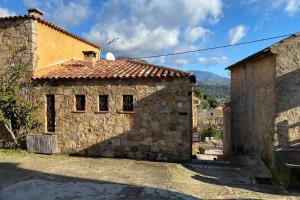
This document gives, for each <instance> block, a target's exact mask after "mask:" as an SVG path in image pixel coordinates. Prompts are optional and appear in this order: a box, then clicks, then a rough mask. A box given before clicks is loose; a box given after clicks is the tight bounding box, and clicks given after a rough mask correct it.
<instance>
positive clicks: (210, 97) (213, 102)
mask: <svg viewBox="0 0 300 200" xmlns="http://www.w3.org/2000/svg"><path fill="white" fill-rule="evenodd" d="M203 99H205V100H206V101H207V102H208V104H209V107H210V108H216V107H218V105H219V103H218V101H217V99H216V97H215V96H213V95H209V94H208V95H206V94H205V95H204V97H203Z"/></svg>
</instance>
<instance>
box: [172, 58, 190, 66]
mask: <svg viewBox="0 0 300 200" xmlns="http://www.w3.org/2000/svg"><path fill="white" fill-rule="evenodd" d="M175 63H176V64H177V65H188V64H189V63H190V62H189V61H188V60H186V59H183V58H180V59H177V60H175Z"/></svg>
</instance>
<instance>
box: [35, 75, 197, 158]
mask: <svg viewBox="0 0 300 200" xmlns="http://www.w3.org/2000/svg"><path fill="white" fill-rule="evenodd" d="M191 90H192V88H191V84H190V81H189V80H188V79H186V80H184V79H173V80H159V79H156V80H152V79H135V80H132V79H131V80H121V79H112V80H56V81H48V82H42V81H40V82H38V83H36V98H37V99H36V100H37V102H38V103H39V104H40V112H39V116H40V119H41V120H45V95H47V94H54V95H55V106H56V108H55V109H56V133H55V134H57V135H58V138H59V148H60V150H61V152H64V153H76V154H81V155H88V156H101V157H125V158H134V159H149V160H172V161H182V160H189V159H190V158H191V125H192V122H191V120H192V119H191V98H192V95H191V94H189V92H190V91H191ZM76 94H84V95H86V111H85V112H82V113H78V112H74V106H75V97H74V95H76ZM101 94H105V95H108V96H109V97H108V99H109V112H107V113H99V112H97V111H98V95H101ZM128 94H129V95H133V96H134V112H133V113H123V112H122V105H123V104H122V101H123V99H122V95H128ZM44 132H45V129H44V128H42V130H41V131H40V133H44Z"/></svg>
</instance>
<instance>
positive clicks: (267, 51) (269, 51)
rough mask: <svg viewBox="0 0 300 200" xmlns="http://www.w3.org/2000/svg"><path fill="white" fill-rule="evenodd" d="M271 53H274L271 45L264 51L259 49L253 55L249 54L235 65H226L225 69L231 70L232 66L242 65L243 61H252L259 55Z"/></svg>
mask: <svg viewBox="0 0 300 200" xmlns="http://www.w3.org/2000/svg"><path fill="white" fill-rule="evenodd" d="M269 54H273V53H272V49H271V48H270V47H269V48H266V49H264V50H262V51H259V52H257V53H255V54H253V55H251V56H248V57H246V58H244V59H243V60H240V61H238V62H236V63H234V64H233V65H230V66H228V67H226V68H225V69H226V70H231V69H232V68H234V67H237V66H239V65H241V64H242V63H245V62H249V61H251V60H253V59H255V58H257V57H261V56H265V55H269Z"/></svg>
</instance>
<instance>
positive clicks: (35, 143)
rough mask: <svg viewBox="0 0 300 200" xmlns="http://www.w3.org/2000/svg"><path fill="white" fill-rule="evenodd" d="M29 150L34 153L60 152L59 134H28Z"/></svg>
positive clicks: (27, 143)
mask: <svg viewBox="0 0 300 200" xmlns="http://www.w3.org/2000/svg"><path fill="white" fill-rule="evenodd" d="M26 146H27V151H29V152H32V153H44V154H54V153H58V151H59V150H58V145H57V135H27V136H26Z"/></svg>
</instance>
